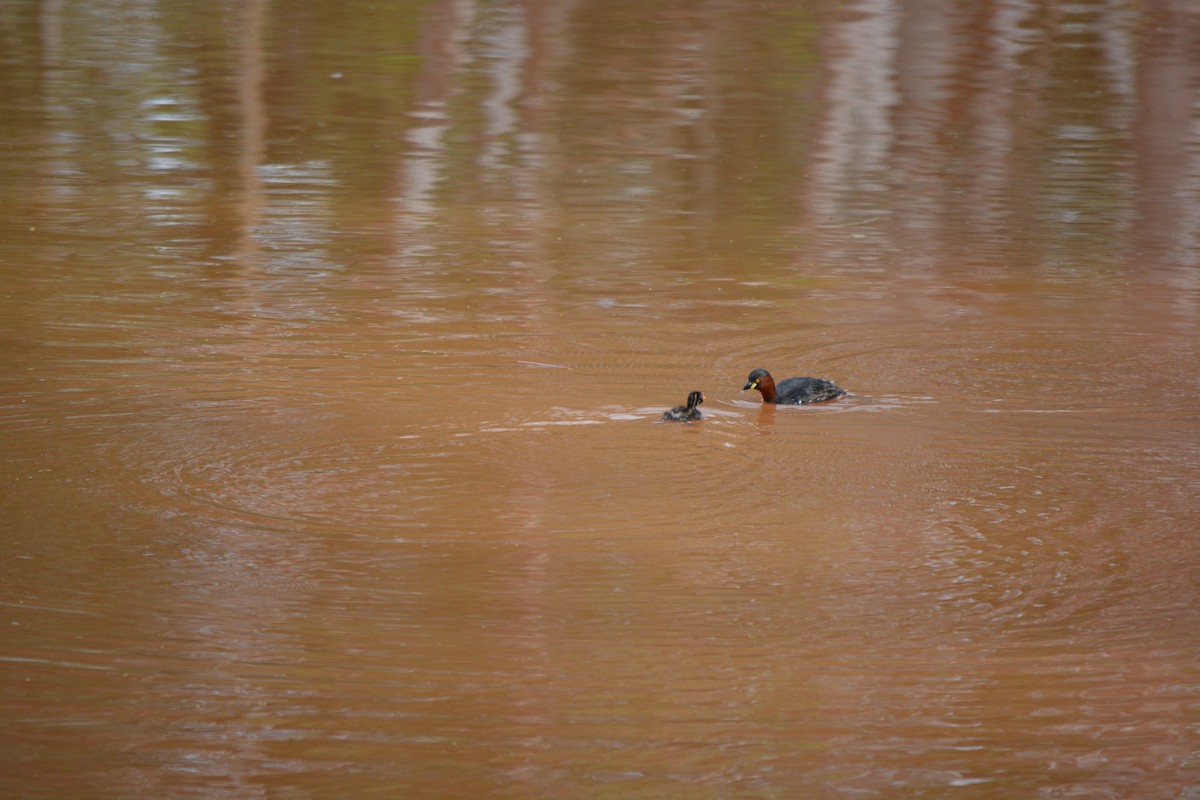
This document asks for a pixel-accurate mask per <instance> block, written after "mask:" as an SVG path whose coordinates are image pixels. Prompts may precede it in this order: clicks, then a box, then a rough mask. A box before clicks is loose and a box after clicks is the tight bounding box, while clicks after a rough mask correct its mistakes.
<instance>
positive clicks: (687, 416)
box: [662, 392, 704, 422]
mask: <svg viewBox="0 0 1200 800" xmlns="http://www.w3.org/2000/svg"><path fill="white" fill-rule="evenodd" d="M703 402H704V395H702V394H700V392H692V393H691V394H689V395H688V401H687V405H686V406H675V407H674V408H672V409H671V410H670V411H664V412H663V415H662V418H663V422H691V421H692V420H694V419H704V415H703V414H701V413H700V409H698V408H696V406H698V405H700V404H701V403H703Z"/></svg>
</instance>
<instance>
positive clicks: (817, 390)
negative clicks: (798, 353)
mask: <svg viewBox="0 0 1200 800" xmlns="http://www.w3.org/2000/svg"><path fill="white" fill-rule="evenodd" d="M747 389H758V391H760V392H762V399H763V402H764V403H780V404H787V405H806V404H808V403H820V402H822V401H824V400H832V399H833V398H835V397H841V396H842V395H844V394H845V393H846V390H845V389H842V388H840V387H839V386H837V385H836V384H834V383H833V382H832V381H827V380H825V379H824V378H784V379H783V380H781V381H780V382H779V385H778V386H777V385H776V384H775V379H774V378H772V377H771V373H769V372H767V371H766V370H765V369H756V370H754V371H753V372H751V373H750V377H748V378H746V385H745V386H743V387H742V391H743V392H744V391H746V390H747Z"/></svg>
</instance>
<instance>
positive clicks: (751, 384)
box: [742, 369, 775, 392]
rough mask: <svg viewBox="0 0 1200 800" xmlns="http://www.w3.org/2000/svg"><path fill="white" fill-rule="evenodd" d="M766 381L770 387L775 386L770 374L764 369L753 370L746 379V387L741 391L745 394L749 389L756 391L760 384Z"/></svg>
mask: <svg viewBox="0 0 1200 800" xmlns="http://www.w3.org/2000/svg"><path fill="white" fill-rule="evenodd" d="M767 381H770V383H771V384H772V385H774V384H775V381H774V380H773V379H772V378H771V373H769V372H767V371H766V370H765V369H756V370H753V371H752V372H751V373H750V375H749V376H747V377H746V385H745V386H743V387H742V391H743V392H745V391H747V390H749V389H757V388H758V385H759V384H760V383H765V382H767Z"/></svg>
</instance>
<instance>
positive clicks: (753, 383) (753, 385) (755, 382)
mask: <svg viewBox="0 0 1200 800" xmlns="http://www.w3.org/2000/svg"><path fill="white" fill-rule="evenodd" d="M757 387H758V378H755V379H754V380H752V381H750V382H749V383H747V384H746V385H745V386H743V387H742V391H743V392H744V391H746V390H747V389H754V388H757Z"/></svg>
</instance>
